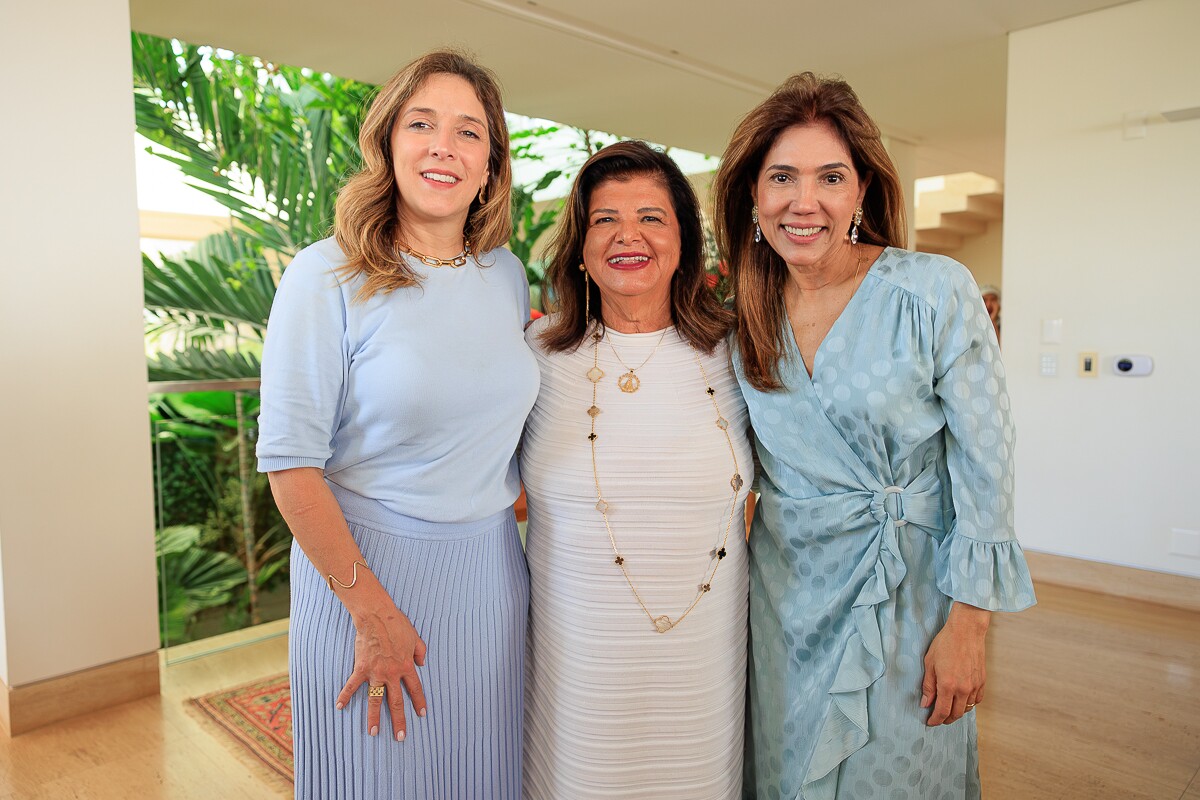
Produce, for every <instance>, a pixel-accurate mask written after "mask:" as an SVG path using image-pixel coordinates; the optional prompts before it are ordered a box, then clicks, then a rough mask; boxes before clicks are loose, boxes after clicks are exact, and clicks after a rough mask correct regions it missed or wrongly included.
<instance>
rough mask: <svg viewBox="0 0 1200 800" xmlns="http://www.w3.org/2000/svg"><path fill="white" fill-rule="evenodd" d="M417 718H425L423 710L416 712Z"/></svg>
mask: <svg viewBox="0 0 1200 800" xmlns="http://www.w3.org/2000/svg"><path fill="white" fill-rule="evenodd" d="M417 716H418V717H423V716H425V709H423V708H422V709H421V710H420V711H418V712H417Z"/></svg>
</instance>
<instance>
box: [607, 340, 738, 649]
mask: <svg viewBox="0 0 1200 800" xmlns="http://www.w3.org/2000/svg"><path fill="white" fill-rule="evenodd" d="M663 336H664V337H665V336H666V331H665V330H664V331H663ZM602 338H604V336H602V335H601V334H600V332H599V331H596V332H594V333H593V334H592V368H591V369H590V370H588V371H587V373H586V374H587V378H588V380H590V381H591V382H592V405H591V407H590V408H589V409H588V410H587V415H588V416H589V417H591V420H592V429H591V432H590V433H588V442H589V443H590V445H591V449H592V479H593V480H594V481H595V484H596V510H597V511H599V512H600V516H601V518H602V519H603V520H604V530H605V531H606V532H607V533H608V542H609V544H610V545H612V552H613V563H614V564H616V565H617V569H619V570H621V574H622V575H623V576H624V577H625V582H626V583H628V584H629V589H630V590H631V591H632V592H633V597H634V599H635V600H637V603H638V605H639V606H641V607H642V611H644V612H646V616H647V617H648V618H649V619H650V622H651V623H652V624H653V625H654V630H655V631H657V632H658V633H666V632H667V631H669V630H671V629H672V628H674V627H676V626H677V625H679V624H680V623H681V622H683V621H684V620H685V619H686V618H687V616H688V614H691V613H692V611H693V610H694V609H695V608H696V606H698V605H699V604H700V601H701V600H702V599H703V598H704V595H706V594H708V593H709V592H710V591H712V584H713V579H714V578H715V577H716V575H717V569H718V568H720V566H721V562H722V561H724V560H725V556H726V555H728V552H727V550H726V546H727V545H728V544H729V535H730V532H731V531H732V530H733V517H734V513H735V512H736V510H737V497H738V492H739V491H741V489H742V486H743V485H744V482H743V481H742V476H741V472H740V470H739V468H738V460H737V451H736V450H734V447H733V439H731V438H730V436H729V420H727V419H725V416H724V415H723V414H722V413H721V405H720V403H718V402H717V392H716V390H715V389H713V387H712V383H710V382H709V380H708V373H707V372H706V371H705V369H704V364H703V362H701V361H700V356H699V354H698V353H697V352H696V350H695V348H692V357H693V358H694V359H695V360H696V366H697V367H699V369H700V377H701V378H702V379H703V380H704V391H705V393H706V394H707V395H708V399H709V400H710V401H711V402H712V406H713V411H715V412H716V414H717V419H716V426H717V428H718V429H719V430H720V431H721V433H722V434H724V436H725V444H726V445H727V446H728V447H729V456H730V458H732V459H733V476H732V477H731V478H730V479H729V487H730V490H731V494H730V498H729V513H728V514H727V515H726V519H725V535H724V537H723V538H722V539H721V546H720V547H719V548H714V549H713V550H711V551H710V552H709V558H710V559H711V560H710V565H711V566H710V567H709V568H706V569H705V571H704V575H703V577H702V581H703V582H702V583H701V584H700V585H699V586H698V587H697V591H696V596H695V597H694V598H693V599H692V602H691V604H690V605H688V607H687V608H685V609H684V610H683V613H681V614H680V615H679V616H678V617H676V618H674V619H672V618H671V617H670V616H669V615H667V614H655V613H654V612H653V611H651V610H650V608H649V607H648V606H647V605H646V601H645V600H643V599H642V595H641V592H639V591H638V587H637V584H636V583H634V580H633V576H632V575H631V574H630V571H629V563H628V561H627V560H626V558H625V556H623V555H622V554H621V548H620V547H618V546H617V538H616V536H615V535H614V534H613V529H612V522H611V521H610V520H609V513H610V512H611V511H612V506H611V505H610V504H609V502H608V501H607V500H606V499H605V498H604V491H603V490H602V489H601V488H600V470H599V468H598V467H597V466H596V442H597V440H598V439H599V438H600V436H599V434H597V433H596V418H597V417H598V416H600V406H598V405H597V404H596V403H597V393H598V390H599V386H600V381H601V379H603V378H604V370H602V369H600V340H601V339H602ZM658 343H659V344H660V345H661V344H662V338H660V339H659V341H658ZM609 346H610V347H611V346H612V343H611V342H609ZM654 351H655V352H658V346H657V345H656V346H655V348H654ZM613 354H614V355H616V349H615V348H613ZM650 355H654V353H651V354H650ZM649 360H650V359H649V358H647V359H646V361H649ZM617 361H619V362H620V363H621V366H623V367H625V369H627V370H629V373H628V374H632V373H634V372H636V370H632V369H629V367H628V365H626V364H625V362H623V361H621V357H620V356H617ZM646 361H643V362H642V364H641V365H640V366H639V367H638V368H637V369H641V368H642V367H644V366H646ZM621 377H622V378H624V377H625V376H624V375H622V376H621ZM633 377H634V379H635V380H636V378H637V376H636V375H635V376H633ZM638 384H639V385H640V381H639V382H638ZM617 385H618V386H621V391H625V392H635V391H637V386H636V385H635V386H634V388H632V389H626V388H625V387H624V386H623V385H622V384H621V383H620V381H618V384H617Z"/></svg>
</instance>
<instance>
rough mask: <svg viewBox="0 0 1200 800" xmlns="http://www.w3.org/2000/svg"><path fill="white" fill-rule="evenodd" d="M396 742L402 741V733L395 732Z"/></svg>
mask: <svg viewBox="0 0 1200 800" xmlns="http://www.w3.org/2000/svg"><path fill="white" fill-rule="evenodd" d="M396 741H397V742H403V741H404V731H396Z"/></svg>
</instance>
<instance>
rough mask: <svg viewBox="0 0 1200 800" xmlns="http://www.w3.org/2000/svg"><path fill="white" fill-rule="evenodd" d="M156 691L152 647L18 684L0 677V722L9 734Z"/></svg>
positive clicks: (23, 731)
mask: <svg viewBox="0 0 1200 800" xmlns="http://www.w3.org/2000/svg"><path fill="white" fill-rule="evenodd" d="M156 694H158V652H157V651H155V652H152V653H144V654H143V655H140V656H133V657H132V658H126V659H122V660H121V661H114V662H112V663H111V664H102V665H100V666H98V667H92V668H91V669H85V670H80V671H79V672H72V673H71V674H70V675H61V676H59V677H57V678H49V679H47V680H44V681H37V682H36V683H27V684H24V685H22V686H14V687H10V686H7V685H5V684H4V682H3V681H0V725H3V727H4V731H5V732H6V733H7V734H8V735H9V736H19V735H21V734H22V733H27V732H29V731H31V730H34V729H35V728H40V727H42V726H43V725H49V724H51V723H53V722H60V721H62V720H64V719H70V718H71V717H78V716H81V715H83V714H90V713H91V712H93V711H100V710H102V709H105V708H111V707H112V706H116V705H120V704H121V703H127V702H129V701H130V700H136V699H138V698H140V697H146V696H148V695H156Z"/></svg>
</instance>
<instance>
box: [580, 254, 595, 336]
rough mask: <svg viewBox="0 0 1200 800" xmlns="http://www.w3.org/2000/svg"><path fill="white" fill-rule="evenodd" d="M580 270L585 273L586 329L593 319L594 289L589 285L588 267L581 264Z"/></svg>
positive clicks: (584, 324)
mask: <svg viewBox="0 0 1200 800" xmlns="http://www.w3.org/2000/svg"><path fill="white" fill-rule="evenodd" d="M579 271H580V272H582V273H583V327H584V329H585V330H586V329H587V324H588V323H589V322H591V321H592V290H591V287H590V286H588V271H587V267H585V266H584V265H583V264H580V265H579Z"/></svg>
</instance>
